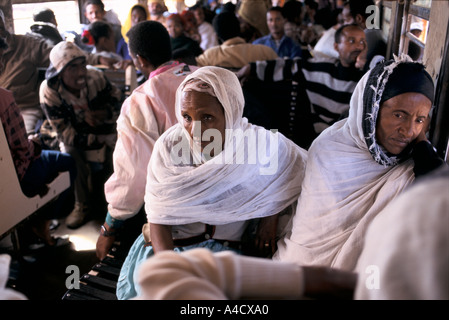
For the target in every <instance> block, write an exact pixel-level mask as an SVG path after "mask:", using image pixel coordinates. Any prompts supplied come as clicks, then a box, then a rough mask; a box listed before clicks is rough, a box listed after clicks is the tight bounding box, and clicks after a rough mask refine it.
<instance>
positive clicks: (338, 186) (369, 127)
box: [273, 56, 441, 271]
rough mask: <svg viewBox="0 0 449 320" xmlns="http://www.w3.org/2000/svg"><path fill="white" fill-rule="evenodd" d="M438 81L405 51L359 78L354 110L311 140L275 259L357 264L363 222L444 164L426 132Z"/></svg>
mask: <svg viewBox="0 0 449 320" xmlns="http://www.w3.org/2000/svg"><path fill="white" fill-rule="evenodd" d="M433 95H434V84H433V81H432V78H431V77H430V75H429V74H428V73H427V72H426V71H425V70H424V66H423V65H422V64H419V63H414V62H412V60H411V59H409V58H408V57H407V56H402V57H401V58H397V57H396V58H395V59H394V60H389V61H383V62H381V63H379V64H378V65H377V66H376V67H375V68H373V69H372V70H371V71H370V72H368V73H367V74H365V75H364V76H363V78H362V79H361V80H360V81H359V83H358V85H357V87H356V89H355V91H354V93H353V96H352V98H351V101H350V109H349V117H348V118H347V119H344V120H341V121H339V122H337V123H335V124H334V125H333V126H332V127H329V128H328V129H326V130H325V131H323V132H322V134H321V135H320V136H319V137H318V138H317V139H316V140H315V141H314V142H313V144H312V146H311V147H310V149H309V153H308V162H307V168H306V173H305V176H304V180H303V184H302V191H301V195H300V197H299V199H298V206H297V210H296V213H295V214H294V215H293V217H292V219H291V220H290V223H289V226H288V227H287V228H286V234H285V236H284V237H283V238H281V240H280V241H279V242H278V251H277V252H276V253H275V254H274V256H273V259H274V260H282V261H290V262H296V263H299V264H301V265H322V266H328V267H335V268H340V269H344V270H348V271H352V270H354V268H355V266H356V263H357V259H358V257H359V255H360V252H361V249H362V247H363V238H364V235H365V232H366V228H367V227H368V225H369V223H370V222H371V221H372V220H373V218H374V217H375V216H376V215H377V214H378V213H379V212H380V211H381V210H382V209H383V208H384V207H385V206H386V205H387V204H388V203H389V202H390V201H391V200H393V199H394V198H396V196H398V195H399V194H400V193H401V192H402V191H403V190H404V188H405V187H407V186H408V185H409V184H410V183H411V182H412V181H413V180H414V178H415V175H417V174H423V173H426V172H428V171H430V170H432V169H433V168H435V167H437V166H438V165H439V164H441V159H439V158H438V156H436V152H435V151H434V149H433V147H432V146H431V144H430V143H429V142H428V141H427V138H426V135H425V132H426V129H427V124H428V120H429V112H430V110H431V106H432V103H433Z"/></svg>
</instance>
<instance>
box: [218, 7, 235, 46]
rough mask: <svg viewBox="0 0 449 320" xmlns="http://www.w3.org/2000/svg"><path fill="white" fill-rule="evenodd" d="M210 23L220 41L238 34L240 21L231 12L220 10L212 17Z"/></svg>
mask: <svg viewBox="0 0 449 320" xmlns="http://www.w3.org/2000/svg"><path fill="white" fill-rule="evenodd" d="M212 25H213V26H214V30H215V32H216V33H217V36H218V38H220V39H221V40H222V41H226V40H228V39H231V38H234V37H238V36H240V22H239V19H238V18H237V16H236V15H235V14H234V13H232V12H222V13H220V14H218V15H216V16H215V17H214V19H213V20H212Z"/></svg>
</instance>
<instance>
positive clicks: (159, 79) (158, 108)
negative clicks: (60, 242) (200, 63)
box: [96, 21, 197, 260]
mask: <svg viewBox="0 0 449 320" xmlns="http://www.w3.org/2000/svg"><path fill="white" fill-rule="evenodd" d="M127 36H128V38H129V51H130V55H131V57H132V59H133V61H134V65H135V66H136V68H137V69H138V70H140V71H141V72H142V74H143V75H144V76H145V78H146V79H147V81H145V82H144V83H143V84H142V85H140V86H139V87H137V88H136V89H135V90H134V91H133V92H132V94H131V95H130V96H129V97H128V98H127V99H126V100H125V102H124V103H123V105H122V108H121V111H120V116H119V118H118V119H117V132H118V138H117V143H116V146H115V149H114V154H113V164H114V172H113V173H112V175H111V176H110V178H109V179H108V180H107V181H106V183H105V185H104V192H105V196H106V201H107V202H108V212H107V214H106V218H105V222H104V224H103V227H102V231H101V233H100V235H99V237H98V240H97V249H96V253H97V257H98V258H99V259H100V260H101V259H103V258H104V257H105V256H106V255H107V254H108V252H109V250H110V249H111V247H112V245H113V243H114V241H115V240H116V236H117V232H120V231H121V230H123V228H125V227H126V225H125V224H126V222H127V221H130V219H132V218H134V217H136V219H138V217H139V215H138V214H139V212H140V211H141V209H142V208H143V204H144V195H145V184H146V177H147V167H148V162H149V161H150V157H151V154H152V153H153V147H154V144H155V142H156V140H157V139H158V138H159V137H160V136H161V135H162V134H163V133H164V132H165V131H166V130H167V129H168V128H170V127H171V126H172V125H174V124H175V123H176V122H177V119H176V115H175V93H176V89H177V88H178V87H179V85H180V84H181V82H182V81H183V80H184V79H185V77H186V76H187V75H189V74H190V73H191V72H192V71H193V70H195V69H197V68H196V67H195V66H188V65H186V64H184V63H179V62H177V61H174V60H172V49H171V43H170V36H169V34H168V31H167V29H166V28H165V27H164V25H162V24H161V23H159V22H157V21H142V22H140V23H138V24H136V25H135V26H133V27H132V28H131V29H130V30H129V32H128V34H127ZM129 225H130V224H129V223H128V226H129ZM141 230H142V228H141V226H140V228H139V232H141ZM132 240H133V241H134V240H135V239H134V238H133V239H132Z"/></svg>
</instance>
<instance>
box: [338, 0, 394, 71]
mask: <svg viewBox="0 0 449 320" xmlns="http://www.w3.org/2000/svg"><path fill="white" fill-rule="evenodd" d="M373 5H374V1H373V0H348V1H346V2H345V4H344V7H343V11H342V18H343V23H344V24H351V23H356V24H358V25H359V26H360V27H361V28H363V30H365V35H366V42H367V48H366V50H365V53H364V54H363V55H362V56H361V59H360V60H361V61H360V62H359V63H358V66H359V68H360V69H362V70H364V71H365V72H366V71H367V70H369V69H370V68H372V67H373V64H375V63H376V62H377V61H378V60H379V58H378V57H379V56H380V57H385V56H386V52H387V44H386V43H385V40H384V39H383V34H382V30H381V29H380V28H375V27H374V28H373V27H372V26H367V25H366V20H367V18H368V17H369V16H370V14H371V13H370V11H368V12H366V8H367V7H368V6H373ZM376 56H377V57H376Z"/></svg>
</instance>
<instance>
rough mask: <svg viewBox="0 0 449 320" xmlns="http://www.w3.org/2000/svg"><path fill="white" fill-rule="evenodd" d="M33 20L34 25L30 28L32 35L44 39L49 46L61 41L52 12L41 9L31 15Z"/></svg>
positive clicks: (47, 9)
mask: <svg viewBox="0 0 449 320" xmlns="http://www.w3.org/2000/svg"><path fill="white" fill-rule="evenodd" d="M33 20H34V22H35V23H34V24H33V25H31V26H30V29H31V34H32V35H36V36H38V37H42V38H44V39H45V40H47V41H48V42H49V44H50V45H51V46H54V45H55V44H57V43H59V42H61V41H63V39H62V36H61V34H60V33H59V31H58V23H57V22H56V17H55V13H54V12H53V10H51V9H49V8H45V9H42V10H40V11H39V12H36V13H35V14H33Z"/></svg>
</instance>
